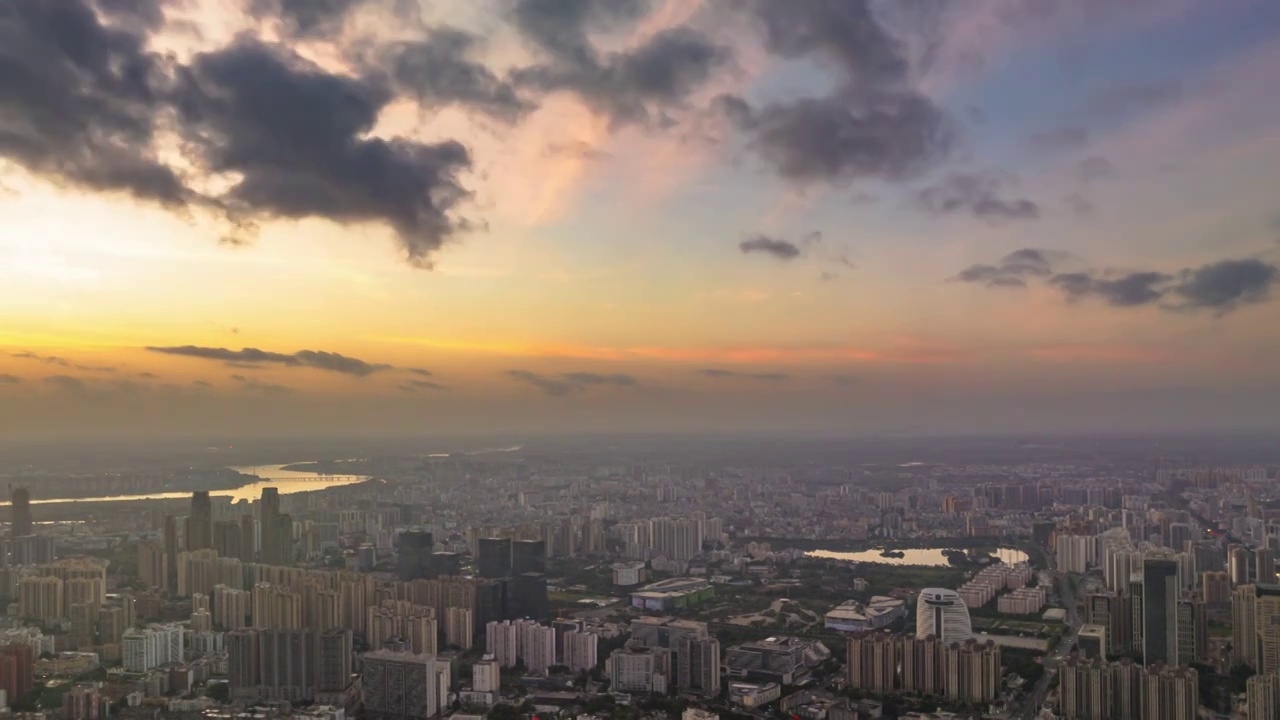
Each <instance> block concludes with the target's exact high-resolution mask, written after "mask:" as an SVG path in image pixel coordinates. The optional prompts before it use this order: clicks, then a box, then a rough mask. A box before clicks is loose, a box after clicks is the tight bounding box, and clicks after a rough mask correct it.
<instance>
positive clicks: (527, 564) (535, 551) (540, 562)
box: [511, 540, 547, 575]
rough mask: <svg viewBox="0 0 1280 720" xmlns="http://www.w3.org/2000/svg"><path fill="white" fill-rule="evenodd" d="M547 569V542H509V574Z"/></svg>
mask: <svg viewBox="0 0 1280 720" xmlns="http://www.w3.org/2000/svg"><path fill="white" fill-rule="evenodd" d="M546 571H547V544H546V542H544V541H542V540H515V541H513V542H512V543H511V574H512V575H522V574H524V573H544V572H546Z"/></svg>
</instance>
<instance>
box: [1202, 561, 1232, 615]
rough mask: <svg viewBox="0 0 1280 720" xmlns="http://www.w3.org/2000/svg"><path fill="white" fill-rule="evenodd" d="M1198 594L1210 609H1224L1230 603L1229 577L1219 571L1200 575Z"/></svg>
mask: <svg viewBox="0 0 1280 720" xmlns="http://www.w3.org/2000/svg"><path fill="white" fill-rule="evenodd" d="M1200 592H1201V597H1202V598H1203V599H1204V603H1205V604H1206V605H1208V606H1210V607H1214V608H1218V607H1225V606H1227V605H1229V604H1230V603H1231V576H1230V575H1229V574H1227V573H1226V572H1224V571H1221V570H1209V571H1206V572H1202V573H1200Z"/></svg>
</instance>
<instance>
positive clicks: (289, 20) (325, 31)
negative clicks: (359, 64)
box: [250, 0, 370, 37]
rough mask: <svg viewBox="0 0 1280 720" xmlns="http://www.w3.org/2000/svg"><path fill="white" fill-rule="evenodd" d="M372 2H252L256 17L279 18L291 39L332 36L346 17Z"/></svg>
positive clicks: (346, 0)
mask: <svg viewBox="0 0 1280 720" xmlns="http://www.w3.org/2000/svg"><path fill="white" fill-rule="evenodd" d="M369 3H370V0H253V1H252V3H251V5H250V7H251V9H252V10H253V13H254V15H257V16H259V17H262V16H274V17H278V18H280V21H281V23H282V24H283V25H284V32H285V34H286V35H290V36H301V37H305V36H312V37H324V36H332V35H335V34H337V33H338V32H339V31H341V30H342V25H343V23H344V22H345V21H346V19H347V16H348V15H349V14H350V13H351V12H352V11H354V10H356V9H357V8H359V7H360V6H362V5H367V4H369Z"/></svg>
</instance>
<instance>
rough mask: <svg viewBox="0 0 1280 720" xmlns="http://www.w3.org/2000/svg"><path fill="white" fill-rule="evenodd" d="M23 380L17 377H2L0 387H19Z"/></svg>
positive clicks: (0, 377) (0, 376)
mask: <svg viewBox="0 0 1280 720" xmlns="http://www.w3.org/2000/svg"><path fill="white" fill-rule="evenodd" d="M20 382H22V378H20V377H18V376H17V375H0V385H17V384H18V383H20Z"/></svg>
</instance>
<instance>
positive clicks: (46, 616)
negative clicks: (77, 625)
mask: <svg viewBox="0 0 1280 720" xmlns="http://www.w3.org/2000/svg"><path fill="white" fill-rule="evenodd" d="M65 607H66V606H65V604H64V598H63V582H62V580H61V579H59V578H56V577H25V578H22V579H21V580H19V581H18V614H19V615H21V616H22V617H24V618H30V619H32V620H40V621H42V622H48V621H51V620H56V619H58V618H61V617H64V615H63V611H64V609H65Z"/></svg>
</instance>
